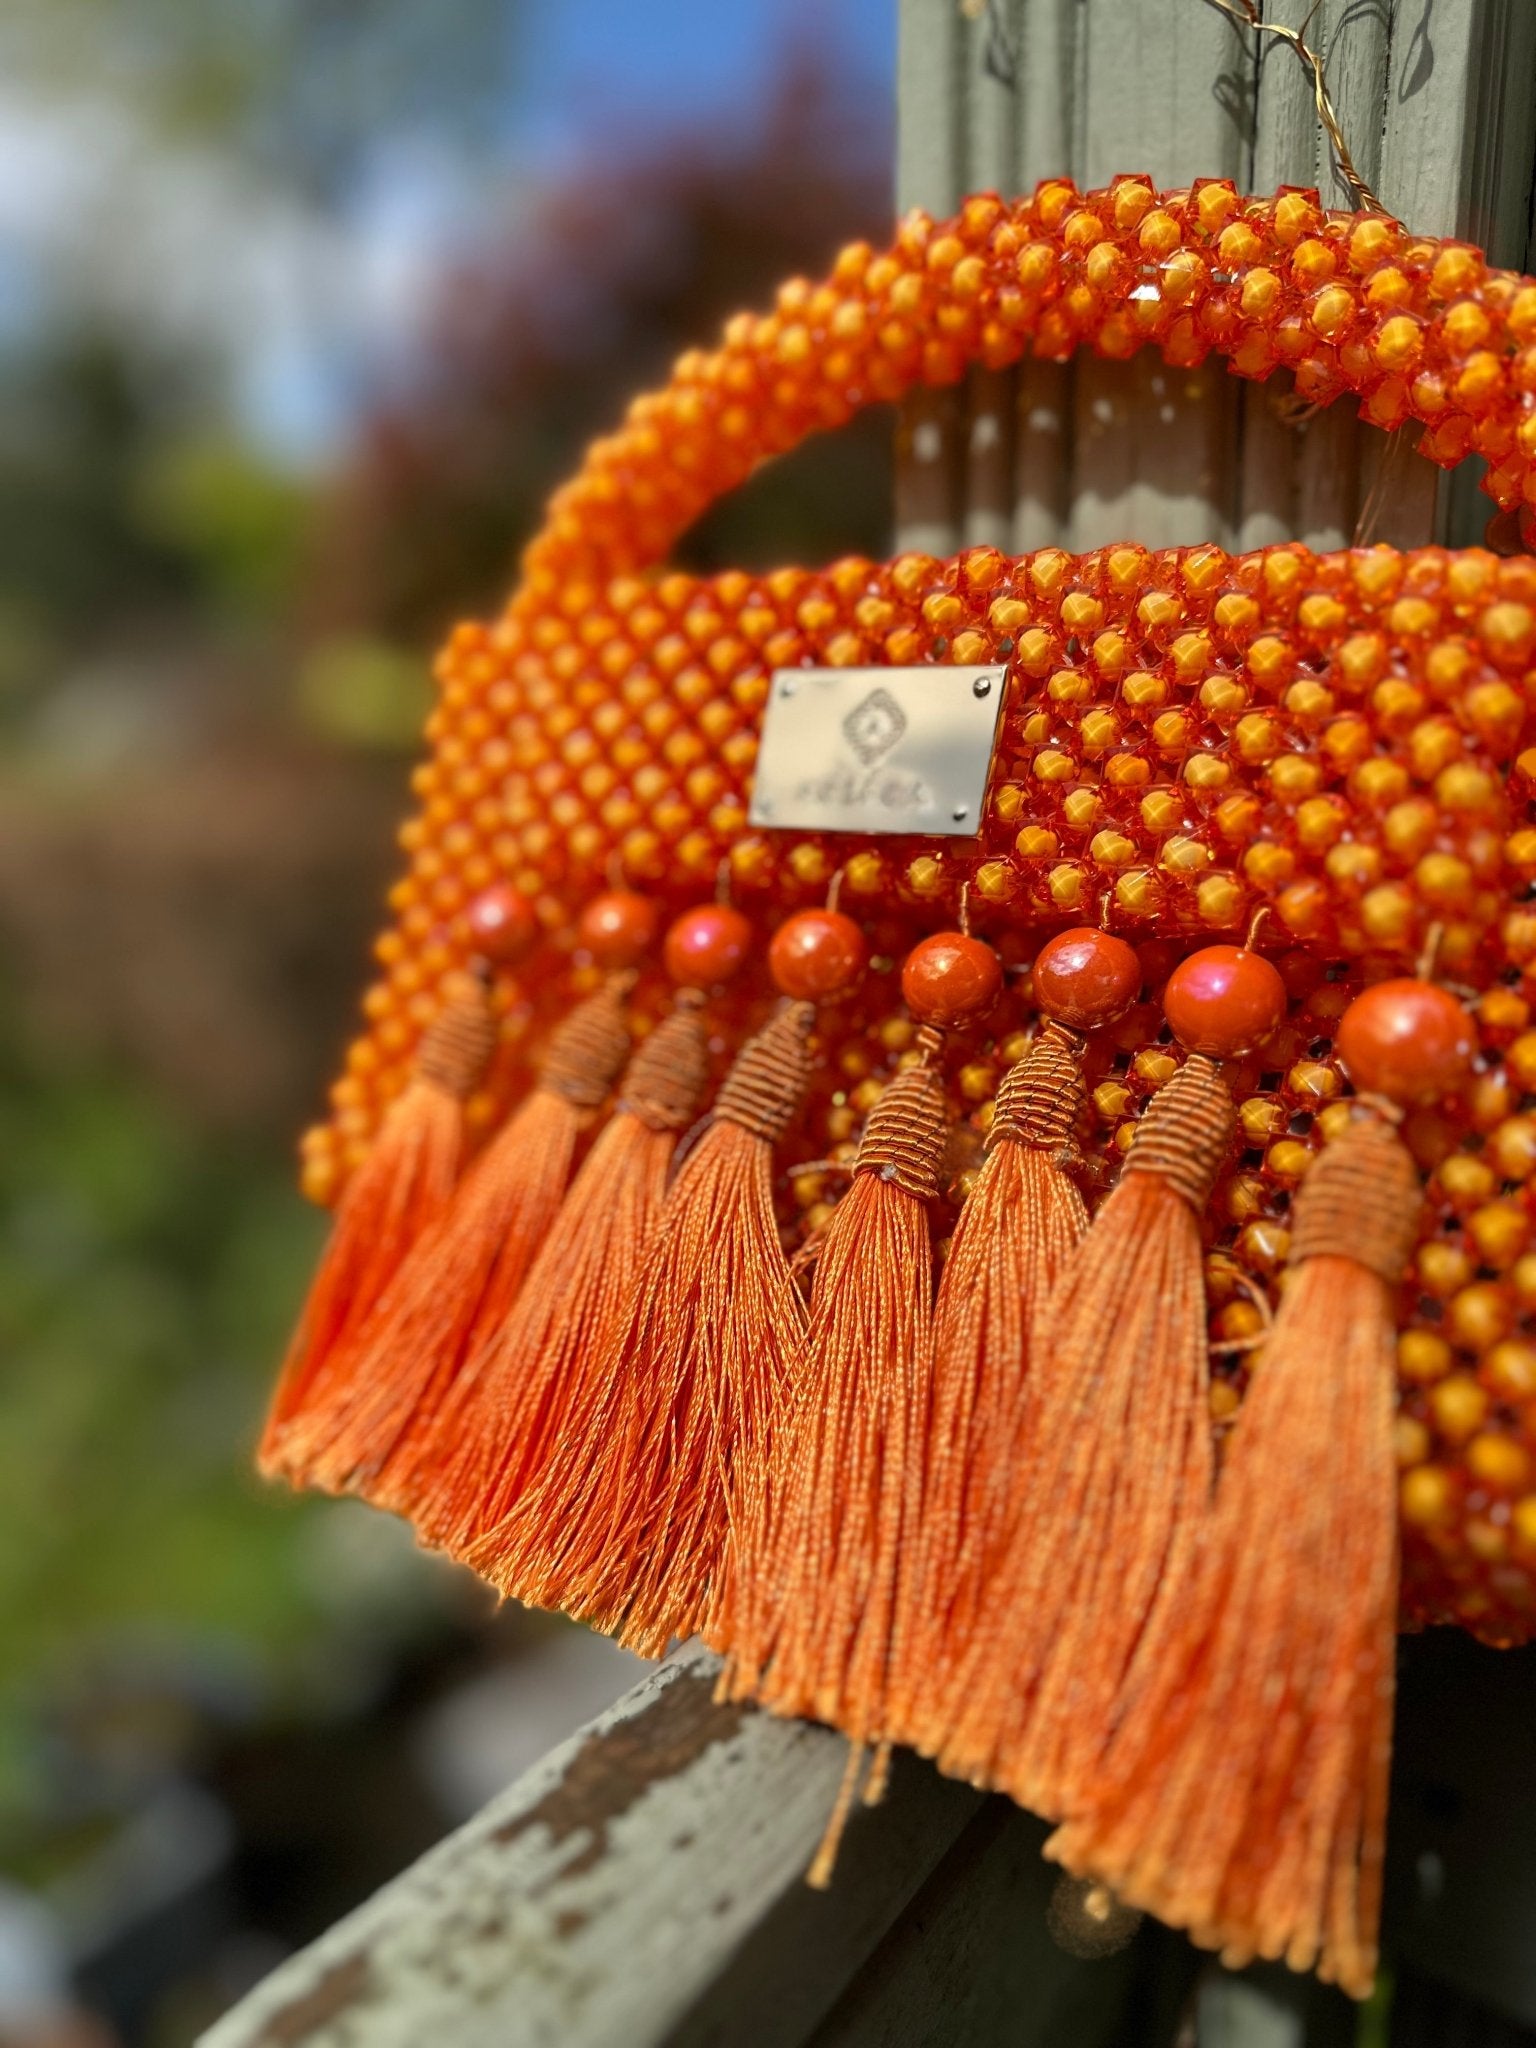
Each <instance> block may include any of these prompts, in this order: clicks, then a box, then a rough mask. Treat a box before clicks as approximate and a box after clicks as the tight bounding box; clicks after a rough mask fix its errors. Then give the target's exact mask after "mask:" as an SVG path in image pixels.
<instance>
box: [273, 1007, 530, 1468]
mask: <svg viewBox="0 0 1536 2048" xmlns="http://www.w3.org/2000/svg"><path fill="white" fill-rule="evenodd" d="M495 1044H496V1019H495V1017H494V1016H493V1015H492V1013H491V1007H490V1002H489V1000H488V994H487V989H486V984H485V978H484V977H483V976H482V975H479V974H461V975H456V976H455V977H454V978H453V980H452V981H451V982H450V984H449V986H448V991H447V995H446V998H445V1000H444V1003H443V1007H442V1009H441V1010H440V1011H439V1012H438V1014H437V1016H436V1017H435V1018H434V1019H433V1020H432V1022H431V1023H430V1024H429V1025H428V1026H427V1028H426V1030H425V1031H424V1032H423V1033H422V1038H421V1044H420V1046H419V1047H418V1048H417V1053H416V1071H415V1074H414V1076H413V1077H412V1079H411V1081H410V1083H409V1084H408V1086H407V1087H406V1089H405V1092H404V1093H403V1094H402V1095H401V1096H400V1097H399V1099H398V1100H397V1101H396V1102H395V1103H394V1104H393V1105H392V1107H391V1109H390V1111H389V1113H388V1115H387V1116H386V1118H385V1120H384V1123H383V1126H382V1127H381V1129H380V1131H379V1134H378V1136H377V1138H376V1139H375V1140H374V1144H373V1148H372V1150H371V1151H370V1152H369V1154H368V1157H367V1158H366V1159H365V1160H364V1161H363V1163H362V1165H361V1166H360V1167H359V1168H358V1170H357V1172H356V1173H355V1174H354V1175H353V1177H352V1179H351V1181H350V1182H349V1183H348V1185H347V1187H346V1190H345V1191H344V1193H343V1195H342V1198H341V1201H340V1203H339V1205H338V1207H337V1211H336V1221H335V1223H334V1225H333V1227H332V1231H331V1239H330V1243H329V1244H328V1245H327V1247H326V1249H325V1252H324V1254H323V1255H322V1257H321V1261H320V1266H319V1270H318V1271H317V1272H316V1275H315V1278H314V1280H313V1282H312V1283H311V1286H310V1290H309V1295H308V1297H307V1299H306V1301H305V1304H304V1308H303V1312H302V1314H301V1316H300V1319H299V1325H298V1328H297V1330H296V1331H295V1333H294V1336H293V1338H292V1340H291V1342H290V1344H289V1347H288V1352H287V1355H286V1356H285V1358H284V1360H283V1365H282V1369H281V1371H280V1373H279V1375H278V1382H277V1387H276V1389H275V1391H274V1393H273V1396H272V1403H271V1407H270V1409H269V1411H268V1415H267V1421H266V1426H265V1428H264V1430H263V1433H262V1439H261V1444H260V1447H259V1449H258V1452H257V1463H258V1465H259V1467H260V1469H261V1470H262V1471H263V1472H264V1473H265V1474H266V1475H267V1476H268V1477H276V1476H278V1475H279V1474H288V1473H289V1472H290V1469H291V1468H290V1464H289V1457H288V1453H287V1449H286V1437H287V1433H288V1431H289V1428H290V1426H291V1425H292V1424H293V1423H294V1422H295V1421H296V1420H297V1419H298V1418H299V1417H300V1416H301V1415H302V1414H303V1413H304V1411H305V1409H306V1408H307V1406H308V1403H309V1399H310V1397H311V1394H312V1392H313V1390H314V1389H315V1387H316V1385H317V1384H318V1383H319V1382H320V1381H321V1380H322V1379H323V1377H324V1375H325V1373H326V1371H327V1368H328V1367H329V1365H330V1362H331V1360H332V1359H333V1358H334V1357H335V1355H336V1354H337V1353H338V1352H339V1351H341V1350H343V1349H344V1348H345V1346H346V1345H347V1343H348V1342H349V1340H351V1339H352V1338H353V1337H355V1336H356V1334H357V1332H358V1331H359V1330H361V1328H362V1327H363V1324H364V1323H365V1322H366V1320H367V1319H368V1317H369V1315H370V1314H371V1313H372V1311H373V1309H374V1307H375V1305H376V1304H377V1302H378V1300H379V1298H380V1296H381V1295H382V1294H383V1293H384V1291H385V1289H386V1288H387V1287H388V1285H389V1283H390V1281H391V1280H392V1279H393V1278H394V1276H395V1274H396V1272H397V1271H398V1270H399V1267H400V1264H401V1261H402V1260H403V1259H404V1257H405V1255H406V1253H407V1252H408V1251H409V1249H410V1247H411V1245H412V1244H413V1243H414V1242H415V1241H416V1239H417V1238H418V1237H419V1236H420V1235H421V1233H422V1231H423V1230H424V1229H426V1228H427V1226H428V1225H429V1224H431V1223H432V1222H434V1221H435V1220H436V1218H437V1217H439V1216H440V1215H441V1214H442V1213H443V1211H444V1209H446V1207H447V1205H448V1201H449V1197H450V1196H451V1195H452V1193H453V1189H454V1184H455V1182H456V1180H457V1178H458V1174H459V1168H460V1163H461V1159H462V1154H463V1144H464V1115H463V1106H464V1103H465V1101H466V1099H467V1098H468V1097H469V1096H471V1095H472V1094H473V1093H474V1091H475V1090H476V1088H478V1087H479V1085H480V1082H481V1080H482V1078H483V1076H484V1074H485V1070H486V1067H487V1066H488V1065H489V1063H490V1058H491V1053H492V1052H493V1050H494V1049H495Z"/></svg>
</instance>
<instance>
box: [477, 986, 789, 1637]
mask: <svg viewBox="0 0 1536 2048" xmlns="http://www.w3.org/2000/svg"><path fill="white" fill-rule="evenodd" d="M814 1021H815V1011H814V1009H813V1008H812V1006H811V1005H810V1004H809V1003H805V1002H796V1003H791V1004H788V1005H787V1006H786V1007H785V1008H784V1009H783V1010H782V1011H780V1013H779V1014H778V1016H776V1017H775V1018H774V1019H773V1021H772V1022H771V1023H770V1024H769V1025H768V1026H767V1027H766V1028H765V1029H764V1030H763V1031H761V1032H759V1034H758V1035H757V1037H756V1038H754V1039H753V1040H752V1041H751V1042H750V1043H749V1044H748V1045H747V1046H746V1048H745V1049H744V1050H743V1052H742V1053H741V1055H740V1057H739V1058H738V1059H737V1061H736V1064H735V1065H734V1066H733V1067H732V1069H731V1072H730V1073H729V1075H728V1076H727V1077H726V1081H725V1084H724V1086H723V1087H722V1088H721V1091H720V1095H719V1099H718V1100H717V1102H716V1104H715V1109H714V1112H713V1117H712V1120H711V1123H710V1126H709V1129H708V1130H707V1131H706V1132H705V1134H704V1136H703V1137H702V1138H701V1139H700V1141H699V1144H698V1146H697V1148H696V1149H695V1150H694V1151H693V1152H692V1153H691V1154H690V1156H689V1157H688V1159H687V1160H686V1162H685V1163H684V1165H683V1168H682V1170H681V1172H680V1173H679V1175H678V1178H677V1181H676V1183H675V1185H674V1186H673V1189H672V1192H671V1193H670V1195H669V1196H668V1197H667V1201H666V1204H665V1207H664V1208H663V1211H662V1215H661V1220H660V1223H659V1224H658V1226H657V1231H656V1236H655V1239H654V1241H653V1243H652V1246H651V1250H650V1253H649V1255H648V1256H647V1258H646V1260H645V1262H644V1264H643V1266H642V1267H641V1269H640V1272H639V1274H638V1276H637V1278H636V1281H635V1285H634V1290H633V1293H632V1294H631V1296H630V1300H629V1304H628V1307H627V1309H626V1312H625V1314H624V1315H622V1316H621V1317H620V1318H619V1319H618V1321H617V1323H616V1324H615V1327H614V1332H613V1336H612V1338H611V1340H610V1342H609V1343H608V1344H607V1345H606V1346H605V1347H604V1355H603V1358H602V1360H601V1361H600V1362H599V1363H598V1364H597V1365H596V1366H595V1367H594V1369H593V1378H594V1382H595V1383H606V1384H605V1392H604V1395H603V1398H602V1400H601V1401H600V1402H598V1403H597V1404H595V1405H594V1406H593V1407H591V1408H589V1409H588V1411H587V1413H586V1414H585V1415H584V1416H583V1417H581V1418H577V1417H574V1416H573V1417H572V1427H571V1429H570V1430H569V1431H568V1433H567V1434H566V1435H565V1436H564V1437H562V1438H561V1440H560V1441H559V1442H558V1443H557V1444H556V1446H555V1448H554V1452H553V1455H552V1456H551V1457H550V1459H549V1461H548V1463H547V1465H546V1466H545V1468H544V1471H543V1472H542V1474H541V1475H540V1477H539V1480H538V1482H537V1483H536V1485H535V1486H534V1487H533V1488H532V1489H531V1490H530V1491H529V1492H527V1493H525V1494H524V1495H523V1497H522V1498H521V1500H520V1501H519V1502H518V1504H517V1506H516V1507H515V1508H514V1509H513V1511H512V1512H511V1514H510V1515H508V1516H507V1518H506V1519H505V1521H503V1522H502V1523H501V1524H500V1525H499V1526H498V1527H497V1528H496V1529H494V1530H492V1531H491V1533H490V1534H489V1535H488V1536H486V1537H484V1538H483V1539H482V1540H481V1541H480V1542H479V1543H478V1544H475V1545H474V1546H472V1547H471V1548H470V1549H469V1550H468V1551H466V1553H465V1562H466V1563H468V1564H470V1565H472V1566H473V1567H474V1569H475V1570H476V1571H478V1572H479V1573H480V1574H481V1575H482V1576H483V1577H484V1578H486V1579H489V1580H490V1582H491V1583H492V1585H494V1586H497V1587H498V1588H499V1589H500V1590H501V1591H502V1592H503V1593H505V1594H508V1595H510V1596H512V1597H513V1598H515V1599H518V1600H522V1601H525V1602H526V1603H527V1604H528V1605H530V1606H535V1607H558V1608H563V1609H564V1610H565V1612H567V1613H568V1614H573V1615H575V1616H577V1617H578V1618H579V1619H581V1620H584V1621H588V1622H590V1623H591V1624H592V1625H593V1627H595V1628H598V1629H601V1630H603V1631H604V1632H605V1633H606V1634H609V1635H616V1636H617V1637H618V1638H619V1640H620V1641H621V1642H624V1643H626V1644H628V1645H629V1646H630V1647H631V1648H632V1649H636V1650H638V1651H640V1653H641V1654H642V1655H645V1656H660V1655H661V1654H662V1652H663V1651H664V1650H665V1649H666V1647H667V1644H668V1643H669V1642H670V1641H671V1640H672V1639H673V1638H674V1637H682V1636H687V1635H691V1634H692V1633H693V1632H694V1631H695V1629H696V1628H697V1627H698V1624H699V1621H700V1618H701V1616H702V1613H703V1610H704V1605H705V1601H706V1599H707V1597H708V1594H709V1590H710V1586H711V1583H712V1581H713V1579H714V1578H715V1575H716V1573H717V1571H718V1569H719V1567H720V1562H721V1555H722V1551H723V1549H724V1546H725V1540H726V1535H727V1529H728V1501H729V1498H730V1489H731V1484H732V1474H733V1471H734V1470H738V1469H739V1470H745V1471H747V1472H750V1471H752V1470H754V1469H755V1468H756V1466H757V1465H758V1463H759V1462H760V1461H761V1459H762V1457H763V1452H764V1438H765V1433H766V1430H767V1426H768V1421H769V1417H770V1414H771V1412H772V1410H773V1408H774V1406H775V1404H776V1403H777V1401H778V1400H779V1398H780V1394H781V1391H782V1387H783V1382H784V1376H785V1370H786V1360H787V1359H788V1358H789V1357H790V1356H791V1355H792V1353H793V1352H794V1350H795V1349H796V1347H797V1345H798V1342H799V1339H800V1336H801V1333H802V1331H803V1328H804V1309H803V1308H802V1306H801V1302H800V1297H799V1295H798V1294H797V1293H796V1291H795V1286H794V1282H793V1279H792V1278H791V1276H790V1271H789V1264H788V1261H787V1260H786V1259H785V1257H784V1252H783V1248H782V1245H781V1243H780V1240H779V1230H778V1222H777V1219H776V1217H775V1215H774V1208H773V1175H772V1156H773V1146H774V1144H775V1142H776V1141H777V1139H778V1138H779V1137H780V1136H781V1135H782V1133H783V1131H784V1130H785V1129H786V1128H787V1126H788V1124H789V1123H790V1121H791V1119H792V1118H793V1117H794V1115H795V1113H796V1111H797V1110H798V1108H799V1105H800V1102H801V1099H802V1097H803V1095H804V1092H805V1089H806V1086H807V1083H808V1081H809V1079H810V1060H809V1055H808V1053H807V1051H806V1044H805V1041H806V1038H807V1036H808V1035H809V1032H810V1030H811V1027H812V1024H813V1023H814Z"/></svg>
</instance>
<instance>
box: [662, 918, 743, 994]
mask: <svg viewBox="0 0 1536 2048" xmlns="http://www.w3.org/2000/svg"><path fill="white" fill-rule="evenodd" d="M751 950H752V926H751V924H750V923H749V922H748V920H747V919H746V918H745V917H743V916H742V914H741V912H740V911H739V910H735V909H733V908H732V907H731V905H730V904H729V903H701V904H700V905H699V907H698V908H697V909H696V910H685V911H684V912H683V914H682V916H681V917H679V918H676V919H674V920H673V922H672V924H671V925H669V926H668V928H667V936H666V938H665V940H664V941H663V944H662V957H663V959H664V960H665V962H666V968H667V972H668V974H670V975H671V977H672V979H673V980H674V981H675V982H677V983H678V984H679V986H680V987H682V988H718V987H719V986H720V984H721V982H724V981H729V980H730V978H731V976H732V975H733V974H735V973H737V972H738V971H739V969H740V967H741V965H742V963H743V961H744V960H745V959H746V957H747V955H748V953H749V952H750V951H751Z"/></svg>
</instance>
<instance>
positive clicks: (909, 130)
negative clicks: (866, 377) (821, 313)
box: [896, 0, 969, 555]
mask: <svg viewBox="0 0 1536 2048" xmlns="http://www.w3.org/2000/svg"><path fill="white" fill-rule="evenodd" d="M968 41H969V38H968V37H967V35H966V23H965V19H964V17H963V16H962V14H961V12H960V9H959V7H958V5H956V4H953V0H901V6H900V10H899V14H898V19H897V38H896V207H897V211H898V212H899V213H905V212H907V210H908V209H909V208H911V207H914V206H924V207H926V208H927V209H928V211H929V212H930V213H932V214H934V215H936V216H937V217H938V218H940V219H943V218H944V216H945V215H946V214H950V213H953V211H954V210H955V207H956V206H957V205H958V204H959V201H960V199H961V197H962V194H963V191H964V186H965V169H966V166H965V156H964V107H965V76H966V62H967V58H968V56H969V50H968V47H967V46H968ZM965 482H966V480H965V405H964V393H963V391H961V390H947V391H919V392H916V393H914V395H913V396H912V397H911V398H909V399H908V400H907V403H906V404H905V405H904V406H903V407H902V409H901V418H900V422H899V424H898V428H897V434H896V538H897V544H898V546H900V547H904V548H920V549H923V550H925V551H926V552H928V553H930V554H936V555H947V554H952V553H953V552H954V550H955V549H956V548H957V547H958V546H959V545H960V532H961V518H962V508H963V505H964V502H965Z"/></svg>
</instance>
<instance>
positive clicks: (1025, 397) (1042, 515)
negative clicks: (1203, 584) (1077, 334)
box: [1008, 0, 1082, 554]
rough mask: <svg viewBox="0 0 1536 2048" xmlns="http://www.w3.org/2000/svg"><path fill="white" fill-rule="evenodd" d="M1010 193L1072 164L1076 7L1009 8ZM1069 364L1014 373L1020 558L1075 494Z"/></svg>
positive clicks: (1060, 522) (1059, 525) (1050, 529)
mask: <svg viewBox="0 0 1536 2048" xmlns="http://www.w3.org/2000/svg"><path fill="white" fill-rule="evenodd" d="M1008 19H1009V24H1010V32H1011V34H1012V36H1013V56H1014V66H1013V71H1014V88H1013V90H1014V96H1015V98H1016V100H1017V102H1018V115H1017V120H1016V123H1015V129H1014V155H1013V190H1014V192H1015V193H1022V192H1032V191H1033V190H1034V189H1035V187H1036V185H1038V184H1039V182H1040V180H1041V179H1042V178H1059V177H1060V176H1061V174H1062V172H1063V171H1070V170H1071V168H1072V166H1073V164H1074V163H1075V161H1076V150H1077V141H1076V123H1077V116H1078V113H1079V107H1080V84H1079V77H1078V68H1079V57H1080V54H1081V45H1082V37H1081V35H1080V34H1079V28H1080V19H1079V12H1078V8H1077V6H1076V4H1075V0H1013V6H1012V8H1011V9H1010V13H1009V17H1008ZM1074 381H1075V370H1074V366H1073V365H1072V364H1071V363H1039V362H1034V361H1027V362H1024V363H1022V364H1021V365H1020V366H1019V368H1018V370H1017V371H1016V372H1015V373H1014V458H1013V545H1014V548H1015V549H1016V550H1017V551H1018V552H1019V553H1020V554H1023V553H1025V552H1026V551H1027V550H1029V549H1031V548H1039V547H1044V546H1045V545H1046V544H1047V543H1048V542H1050V541H1058V542H1059V541H1060V539H1061V536H1062V534H1063V532H1064V531H1065V530H1066V519H1067V507H1068V504H1069V502H1070V496H1071V487H1072V413H1073V386H1074Z"/></svg>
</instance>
